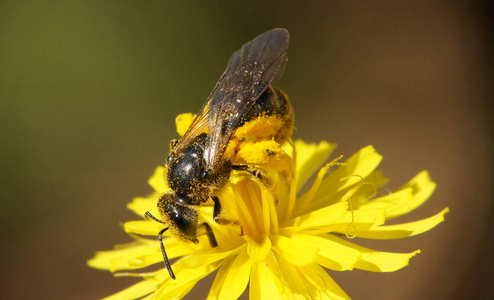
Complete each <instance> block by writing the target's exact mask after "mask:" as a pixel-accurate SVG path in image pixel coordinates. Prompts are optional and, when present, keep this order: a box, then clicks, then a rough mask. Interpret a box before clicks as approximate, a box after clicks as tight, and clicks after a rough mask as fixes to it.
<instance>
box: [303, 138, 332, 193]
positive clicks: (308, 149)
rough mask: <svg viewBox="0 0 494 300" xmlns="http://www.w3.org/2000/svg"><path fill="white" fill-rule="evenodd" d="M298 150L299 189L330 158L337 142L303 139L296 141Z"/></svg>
mask: <svg viewBox="0 0 494 300" xmlns="http://www.w3.org/2000/svg"><path fill="white" fill-rule="evenodd" d="M294 144H295V149H296V151H297V169H296V172H297V173H296V175H295V177H296V178H297V191H298V190H300V188H301V187H302V186H303V185H304V184H305V183H306V182H307V180H308V179H309V178H310V176H311V175H312V174H314V172H316V171H317V169H318V168H319V167H320V166H321V165H322V164H323V163H324V162H325V161H326V160H327V159H328V157H329V155H330V154H331V152H332V151H333V150H334V149H335V148H336V144H330V143H328V142H324V141H323V142H320V143H319V144H316V143H310V144H309V143H305V142H304V141H303V140H296V141H295V143H294Z"/></svg>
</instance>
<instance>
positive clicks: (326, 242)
mask: <svg viewBox="0 0 494 300" xmlns="http://www.w3.org/2000/svg"><path fill="white" fill-rule="evenodd" d="M189 117H190V116H189ZM189 119H190V118H189ZM177 122H178V121H177ZM179 127H180V126H179ZM269 142H270V141H268V142H267V143H269ZM265 146H266V145H262V146H261V145H256V144H254V143H251V144H249V143H247V144H246V145H245V146H244V147H243V148H242V151H243V152H244V154H246V157H250V159H254V160H258V163H259V164H262V161H263V159H265V157H263V155H262V154H261V155H259V153H261V152H262V151H260V150H259V149H258V147H265ZM274 146H276V145H274ZM249 147H250V148H249ZM256 147H257V148H256ZM334 148H335V145H333V144H329V143H326V142H321V143H319V144H307V143H304V142H303V141H301V140H298V141H296V142H294V143H293V144H288V145H284V146H283V147H282V148H281V147H280V148H279V150H280V153H277V155H278V154H279V156H277V159H276V160H275V161H276V162H277V163H279V162H280V161H282V160H283V159H286V158H288V164H289V167H288V169H289V170H288V171H287V170H286V169H287V168H286V165H285V168H283V167H282V166H283V163H280V165H281V166H276V165H275V164H274V162H270V161H265V163H266V164H267V167H271V168H272V169H275V170H276V171H277V173H276V174H277V175H276V174H275V176H273V181H274V183H273V185H272V186H270V187H269V188H268V187H267V186H266V185H263V184H260V183H259V182H257V181H254V180H252V179H251V178H250V177H247V176H245V175H241V174H236V173H235V172H234V173H232V177H231V178H230V181H229V183H228V184H227V186H226V187H225V188H224V189H223V190H222V192H221V198H220V199H221V200H222V206H223V208H224V210H225V211H226V212H227V213H228V217H229V218H232V219H234V220H237V223H238V224H232V225H220V224H217V223H216V222H214V221H213V219H212V214H213V213H212V207H211V206H207V205H206V206H201V207H200V208H199V213H200V217H201V218H203V219H204V220H205V221H206V222H208V224H209V225H210V226H211V228H212V230H213V232H214V235H215V237H216V240H217V242H218V246H217V247H214V248H212V247H211V246H210V243H209V241H208V238H207V237H206V236H205V235H202V236H199V243H197V244H193V243H188V242H184V241H183V240H181V239H176V238H174V237H173V236H171V235H170V233H166V234H165V238H164V246H165V248H166V251H167V254H168V256H169V258H170V259H174V258H177V260H176V261H175V263H173V266H172V267H173V270H174V272H175V274H176V278H177V279H176V280H174V279H172V278H170V276H169V274H168V271H167V270H166V268H164V265H163V257H162V254H161V251H160V246H159V243H158V241H157V240H156V238H155V236H156V235H157V233H158V232H159V231H160V230H161V229H163V224H160V223H158V222H155V221H153V220H139V221H130V222H127V223H125V225H124V229H125V231H126V232H127V233H129V235H130V236H131V237H133V238H134V241H133V242H132V243H129V244H126V245H120V246H117V247H116V248H115V250H111V251H102V252H98V253H97V254H96V255H95V257H94V258H93V259H91V260H89V261H88V264H89V265H90V266H91V267H94V268H98V269H105V270H109V271H111V272H117V271H119V272H118V273H116V274H117V275H118V276H137V277H141V278H142V279H143V280H142V281H140V282H139V283H137V284H135V285H133V286H131V287H129V288H127V289H125V290H123V291H120V292H118V293H116V294H114V295H112V296H110V297H108V299H135V298H140V297H144V299H176V298H181V297H183V296H185V295H186V294H187V293H188V292H189V291H190V290H191V289H192V288H193V287H194V285H195V284H196V283H197V281H198V280H200V279H202V278H204V277H206V276H207V275H209V274H210V273H212V272H213V271H215V270H218V272H217V275H216V278H215V280H214V283H213V285H212V287H211V289H210V291H209V295H208V298H209V299H235V298H237V297H239V296H240V295H241V294H242V293H243V292H244V291H245V289H246V288H247V287H249V294H250V297H251V299H292V298H313V299H314V298H317V299H348V298H349V297H348V295H347V294H346V293H345V292H344V291H343V290H342V289H341V288H340V287H339V286H338V285H337V284H336V283H335V282H334V281H333V279H331V277H330V276H329V275H328V273H327V272H326V270H325V269H324V268H327V269H330V270H334V271H348V270H352V269H361V270H367V271H373V272H392V271H396V270H398V269H401V268H403V267H405V266H406V265H408V261H409V259H410V258H411V257H413V256H415V255H416V254H417V253H419V250H415V251H412V252H410V253H392V252H381V251H377V250H371V249H367V248H364V247H361V246H358V245H357V244H354V243H352V242H350V241H349V239H352V238H354V237H358V238H370V239H398V238H404V237H408V236H413V235H417V234H420V233H422V232H425V231H428V230H430V229H431V228H433V227H434V226H436V225H437V224H439V223H440V222H442V221H443V220H444V215H445V214H446V213H447V212H448V209H447V208H445V209H444V210H442V211H441V212H439V213H438V214H436V215H434V216H432V217H430V218H427V219H423V220H419V221H416V222H411V223H404V224H396V225H384V224H385V222H387V221H388V220H390V219H393V218H395V217H398V216H401V215H403V214H406V213H408V212H410V211H412V210H414V209H415V208H417V207H418V206H420V205H421V204H422V203H424V202H425V201H426V200H427V199H428V198H429V196H430V195H431V194H432V192H433V191H434V189H435V186H436V185H435V183H434V182H432V181H431V180H430V178H429V175H428V173H427V172H426V171H423V172H421V173H419V174H418V175H417V176H415V177H414V178H413V179H412V180H411V181H410V182H408V183H407V184H405V185H404V186H402V187H401V188H399V189H397V190H395V191H394V192H390V193H384V194H380V193H378V189H379V188H380V187H382V186H383V185H384V184H385V183H386V182H387V179H386V178H385V177H384V176H383V175H382V174H381V173H380V172H379V171H378V170H376V167H377V166H378V165H379V163H380V161H381V159H382V157H381V156H380V155H379V154H378V153H376V151H375V150H374V148H373V147H372V146H368V147H365V148H363V149H361V150H360V151H358V152H357V153H356V154H354V155H353V156H351V157H350V158H349V159H347V160H346V161H345V162H344V163H340V162H339V160H338V159H336V160H334V161H333V162H331V163H327V164H326V165H324V166H323V167H322V168H321V167H320V166H321V165H322V164H323V163H324V162H325V161H326V160H327V158H328V157H329V155H330V154H331V152H332V151H333V150H334ZM242 151H241V152H242ZM256 153H257V154H258V155H257V156H256V155H255V154H256ZM271 154H272V153H271ZM239 157H240V154H239ZM239 159H241V158H239ZM330 168H331V170H329V169H330ZM315 172H317V175H316V177H315V179H314V181H313V182H311V183H310V184H309V183H308V180H309V178H311V176H312V175H313V174H314V173H315ZM163 174H164V168H163V167H158V168H157V169H156V171H155V173H154V175H153V176H152V177H151V178H150V180H149V184H150V185H151V186H152V187H153V189H154V193H153V194H152V195H150V196H148V197H145V198H135V199H134V200H133V201H132V202H131V203H130V204H129V205H128V208H129V209H131V210H132V211H134V212H135V213H136V214H138V215H139V216H144V214H145V212H146V211H150V212H151V214H152V215H154V216H159V212H158V210H157V208H156V203H157V200H158V197H159V195H161V194H163V193H164V192H165V191H166V190H168V187H167V185H166V183H165V182H164V180H163V178H164V175H163ZM270 174H271V173H270ZM304 186H307V188H306V189H305V190H306V191H305V192H303V193H302V192H301V189H302V187H304ZM297 194H300V195H298V196H297ZM146 235H149V236H153V238H144V237H142V236H146ZM153 264H160V265H159V266H160V267H161V269H159V270H157V271H154V272H147V273H138V272H132V270H137V269H140V268H144V267H147V266H150V265H153ZM123 271H125V272H123Z"/></svg>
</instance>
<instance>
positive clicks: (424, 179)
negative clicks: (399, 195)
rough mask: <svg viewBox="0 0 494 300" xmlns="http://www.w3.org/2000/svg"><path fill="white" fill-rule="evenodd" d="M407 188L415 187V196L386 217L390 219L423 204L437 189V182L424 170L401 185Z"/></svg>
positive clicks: (390, 211)
mask: <svg viewBox="0 0 494 300" xmlns="http://www.w3.org/2000/svg"><path fill="white" fill-rule="evenodd" d="M407 188H412V189H413V198H412V199H411V200H410V201H408V202H406V204H404V205H402V206H400V207H397V208H396V209H393V210H389V211H388V212H387V216H386V219H388V220H389V219H391V218H394V217H397V216H401V215H404V214H406V213H408V212H410V211H412V210H414V209H416V208H417V207H419V206H420V205H422V204H423V203H424V202H425V201H427V199H429V197H430V196H431V195H432V193H433V192H434V190H435V189H436V183H435V182H433V181H432V180H431V179H430V177H429V173H428V172H427V171H422V172H420V173H419V174H417V176H415V177H414V178H413V179H412V180H410V182H408V183H407V184H406V185H404V186H403V187H401V188H400V190H402V189H407Z"/></svg>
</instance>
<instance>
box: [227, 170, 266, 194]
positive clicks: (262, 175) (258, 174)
mask: <svg viewBox="0 0 494 300" xmlns="http://www.w3.org/2000/svg"><path fill="white" fill-rule="evenodd" d="M232 169H233V170H236V171H245V172H247V173H249V174H250V175H252V176H253V177H254V178H256V179H257V180H258V181H259V182H260V183H262V184H263V185H264V186H265V187H266V188H268V189H269V188H270V187H272V185H273V182H272V180H271V178H270V177H269V175H268V174H267V172H266V171H264V170H263V169H261V168H256V167H250V166H246V165H233V166H232Z"/></svg>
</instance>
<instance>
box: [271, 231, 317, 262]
mask: <svg viewBox="0 0 494 300" xmlns="http://www.w3.org/2000/svg"><path fill="white" fill-rule="evenodd" d="M272 240H273V250H275V251H276V252H277V253H278V254H280V255H281V256H283V257H284V258H285V259H286V260H287V261H289V262H291V263H292V264H294V265H297V266H303V265H307V264H310V263H313V262H314V260H315V258H316V254H317V250H318V249H317V247H313V246H311V245H304V244H302V243H299V242H297V241H295V240H294V239H292V238H289V237H286V236H282V235H279V236H274V237H272Z"/></svg>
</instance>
